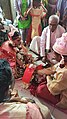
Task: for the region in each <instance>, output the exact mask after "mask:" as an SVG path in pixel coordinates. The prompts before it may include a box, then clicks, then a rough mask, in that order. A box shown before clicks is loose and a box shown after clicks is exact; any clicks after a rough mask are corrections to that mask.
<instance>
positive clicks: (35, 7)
mask: <svg viewBox="0 0 67 119" xmlns="http://www.w3.org/2000/svg"><path fill="white" fill-rule="evenodd" d="M14 8H15V9H16V11H17V25H18V26H17V27H18V28H19V30H20V32H21V36H22V40H23V43H24V44H25V42H26V45H29V44H30V42H31V40H32V39H33V37H34V36H40V35H41V33H42V30H43V28H44V27H46V26H47V25H48V24H49V23H48V19H49V17H50V16H51V15H53V14H57V15H58V16H59V19H60V20H59V21H60V24H62V26H64V28H65V29H66V26H67V25H66V16H67V15H66V11H67V1H66V0H61V1H59V0H55V1H53V0H28V1H27V0H26V1H23V0H19V1H18V0H15V1H14ZM35 26H36V27H35Z"/></svg>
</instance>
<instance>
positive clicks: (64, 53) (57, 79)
mask: <svg viewBox="0 0 67 119" xmlns="http://www.w3.org/2000/svg"><path fill="white" fill-rule="evenodd" d="M53 50H54V54H55V58H56V60H57V61H58V63H57V64H56V65H54V66H53V67H50V68H44V69H42V70H39V71H37V73H38V74H39V75H44V74H45V75H46V77H47V83H42V84H40V85H39V86H38V88H37V91H36V94H37V95H38V96H39V97H41V98H43V99H44V100H48V101H49V102H52V103H53V104H56V105H57V106H58V107H60V108H63V109H67V33H65V34H63V35H62V37H60V38H57V41H56V42H55V44H54V45H53Z"/></svg>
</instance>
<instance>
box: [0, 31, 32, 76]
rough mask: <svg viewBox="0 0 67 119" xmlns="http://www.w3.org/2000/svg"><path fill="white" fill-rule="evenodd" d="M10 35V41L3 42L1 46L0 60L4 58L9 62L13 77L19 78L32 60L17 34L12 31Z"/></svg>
mask: <svg viewBox="0 0 67 119" xmlns="http://www.w3.org/2000/svg"><path fill="white" fill-rule="evenodd" d="M11 35H12V36H11V37H10V40H8V41H6V42H4V43H3V44H2V46H1V51H2V53H3V55H1V58H6V59H7V60H8V61H9V63H10V65H11V67H12V69H13V72H14V74H15V77H16V78H19V77H21V76H22V75H23V72H24V70H25V68H26V66H27V65H28V63H31V62H33V59H32V56H31V55H29V54H28V50H27V49H26V47H25V46H24V45H23V43H22V41H21V36H20V34H19V32H17V31H14V33H13V34H11ZM14 70H15V71H14Z"/></svg>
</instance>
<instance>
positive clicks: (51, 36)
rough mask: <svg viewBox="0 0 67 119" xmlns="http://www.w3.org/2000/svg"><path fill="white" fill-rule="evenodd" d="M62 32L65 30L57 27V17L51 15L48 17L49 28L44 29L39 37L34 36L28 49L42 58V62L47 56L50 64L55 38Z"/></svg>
mask: <svg viewBox="0 0 67 119" xmlns="http://www.w3.org/2000/svg"><path fill="white" fill-rule="evenodd" d="M64 32H65V29H64V28H63V27H62V26H60V25H59V17H58V16H57V15H51V16H50V17H49V26H47V27H46V28H44V30H43V31H42V35H41V37H38V36H36V37H34V38H33V40H32V42H31V44H30V49H31V50H33V51H34V52H36V53H38V54H40V56H41V57H44V60H45V58H46V56H47V58H48V59H49V60H50V62H52V58H53V57H54V56H53V50H52V46H53V45H54V43H55V41H56V38H59V37H61V36H62V34H63V33H64ZM49 52H50V53H49ZM47 54H49V55H47Z"/></svg>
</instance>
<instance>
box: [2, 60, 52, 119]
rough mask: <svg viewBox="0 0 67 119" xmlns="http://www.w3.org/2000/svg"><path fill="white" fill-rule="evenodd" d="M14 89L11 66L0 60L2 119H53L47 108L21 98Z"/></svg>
mask: <svg viewBox="0 0 67 119" xmlns="http://www.w3.org/2000/svg"><path fill="white" fill-rule="evenodd" d="M12 85H13V86H12ZM13 88H14V80H13V76H12V71H11V68H10V65H9V63H8V62H7V61H6V60H4V59H0V119H3V118H5V119H21V118H22V119H34V118H36V119H51V116H50V111H49V110H48V108H47V107H45V106H44V105H41V104H40V105H39V106H38V105H37V104H36V103H35V101H33V100H32V103H31V102H29V100H27V99H23V98H21V97H19V96H18V93H16V91H15V89H14V90H13ZM18 102H19V103H18ZM41 106H42V107H41Z"/></svg>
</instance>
